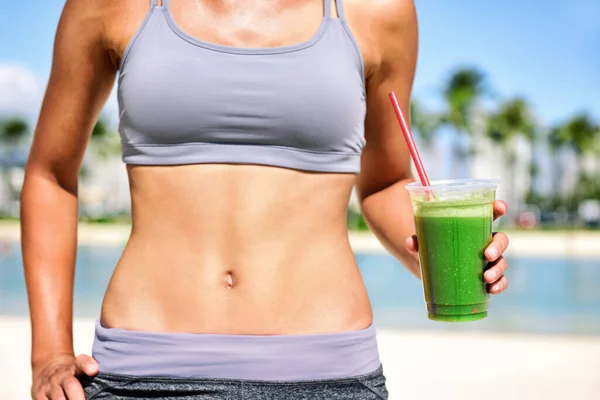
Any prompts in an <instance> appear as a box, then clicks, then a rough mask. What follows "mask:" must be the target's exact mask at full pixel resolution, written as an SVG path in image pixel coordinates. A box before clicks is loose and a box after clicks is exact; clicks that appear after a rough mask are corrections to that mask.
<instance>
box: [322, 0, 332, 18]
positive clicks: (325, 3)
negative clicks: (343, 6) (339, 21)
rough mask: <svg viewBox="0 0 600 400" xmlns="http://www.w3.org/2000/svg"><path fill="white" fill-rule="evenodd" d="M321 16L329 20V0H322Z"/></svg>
mask: <svg viewBox="0 0 600 400" xmlns="http://www.w3.org/2000/svg"><path fill="white" fill-rule="evenodd" d="M323 15H324V17H325V18H331V0H323Z"/></svg>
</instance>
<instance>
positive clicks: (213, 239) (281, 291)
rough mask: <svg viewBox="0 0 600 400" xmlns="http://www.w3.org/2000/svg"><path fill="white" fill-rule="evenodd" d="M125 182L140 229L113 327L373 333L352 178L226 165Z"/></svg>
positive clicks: (106, 312) (176, 169)
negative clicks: (349, 209)
mask: <svg viewBox="0 0 600 400" xmlns="http://www.w3.org/2000/svg"><path fill="white" fill-rule="evenodd" d="M128 174H129V180H130V186H131V196H132V217H133V227H132V232H131V236H130V239H129V241H128V243H127V245H126V247H125V250H124V252H123V255H122V256H121V259H120V260H119V262H118V264H117V267H116V269H115V272H114V274H113V276H112V278H111V281H110V283H109V286H108V289H107V292H106V295H105V298H104V302H103V305H102V314H101V322H102V324H103V325H104V326H106V327H112V328H121V329H130V330H138V331H153V332H188V333H220V334H269V335H271V334H306V333H330V332H339V331H346V330H358V329H363V328H366V327H368V326H369V325H370V324H371V320H372V314H371V306H370V304H369V300H368V297H367V293H366V290H365V287H364V284H363V281H362V278H361V275H360V273H359V270H358V267H357V265H356V262H355V259H354V256H353V253H352V250H351V247H350V244H349V241H348V235H347V230H346V206H347V204H348V198H349V195H350V191H351V188H352V185H353V184H354V181H355V176H354V175H352V174H324V173H309V172H301V171H295V170H289V169H283V168H276V167H265V166H249V165H226V164H205V165H189V166H128Z"/></svg>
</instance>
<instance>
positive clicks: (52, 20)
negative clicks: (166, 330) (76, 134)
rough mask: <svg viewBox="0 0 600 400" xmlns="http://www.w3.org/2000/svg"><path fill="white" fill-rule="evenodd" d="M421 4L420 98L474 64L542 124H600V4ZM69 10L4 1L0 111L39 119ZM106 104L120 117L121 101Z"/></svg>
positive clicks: (433, 98)
mask: <svg viewBox="0 0 600 400" xmlns="http://www.w3.org/2000/svg"><path fill="white" fill-rule="evenodd" d="M416 3H417V10H418V14H419V21H420V54H419V63H418V68H417V77H416V80H415V86H414V95H415V97H417V98H420V99H422V100H423V101H424V102H425V103H426V104H427V105H429V106H430V107H432V108H439V107H440V100H439V90H440V87H441V85H442V81H443V79H444V78H445V77H446V76H447V75H448V74H449V72H450V71H451V70H452V69H453V68H455V67H456V66H460V65H475V66H478V67H480V68H482V69H483V70H484V71H486V72H487V74H488V77H489V81H490V83H491V85H492V86H493V87H494V88H495V89H496V91H497V93H498V95H499V96H501V97H502V98H506V97H510V96H513V95H522V96H525V97H527V98H528V99H529V100H530V102H531V103H532V105H533V106H534V110H535V111H536V113H537V115H538V116H539V118H540V120H541V121H543V122H545V123H553V122H557V121H560V120H561V119H563V118H566V117H568V116H569V115H571V114H572V113H574V112H578V111H583V110H587V111H589V112H591V113H592V114H593V115H595V117H596V118H600V1H598V0H568V1H567V0H561V1H559V0H549V1H544V0H528V1H520V0H502V1H491V0H488V1H482V0H453V1H448V0H416ZM63 4H64V2H63V1H59V0H46V1H42V0H30V1H7V2H5V4H3V6H2V13H0V38H1V39H0V113H4V114H5V113H7V112H10V111H14V110H16V111H20V110H21V109H23V108H27V109H28V110H27V112H26V113H27V115H32V116H33V115H35V114H36V113H37V107H39V98H40V97H41V94H42V93H43V89H44V87H45V84H46V80H47V77H48V73H49V70H50V61H51V55H52V42H53V39H54V32H55V29H56V24H57V21H58V18H59V15H60V11H61V9H62V6H63ZM7 71H8V72H7ZM3 75H4V76H3ZM9 92H10V93H9ZM15 97H16V98H15ZM29 97H31V98H29ZM108 107H109V112H114V111H115V110H114V108H115V107H116V105H115V104H114V98H113V99H111V101H110V104H109V106H108Z"/></svg>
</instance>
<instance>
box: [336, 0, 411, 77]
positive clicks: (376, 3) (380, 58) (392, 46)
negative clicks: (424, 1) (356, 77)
mask: <svg viewBox="0 0 600 400" xmlns="http://www.w3.org/2000/svg"><path fill="white" fill-rule="evenodd" d="M344 7H345V9H346V11H347V12H346V14H347V18H348V19H349V23H350V24H351V25H352V26H353V27H356V34H357V36H360V37H361V41H362V42H363V48H364V49H365V50H364V51H366V52H369V53H370V54H369V56H370V57H371V58H372V59H373V61H374V63H375V64H376V65H381V64H385V63H386V61H388V62H392V61H393V60H397V59H398V57H404V58H412V57H416V53H417V46H418V24H417V13H416V8H415V4H414V0H369V1H365V0H345V1H344Z"/></svg>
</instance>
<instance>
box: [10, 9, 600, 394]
mask: <svg viewBox="0 0 600 400" xmlns="http://www.w3.org/2000/svg"><path fill="white" fill-rule="evenodd" d="M63 4H64V1H60V0H49V1H41V0H29V1H11V2H5V3H3V7H2V11H1V12H0V339H1V340H0V360H1V362H0V399H25V398H28V393H29V385H30V372H29V345H30V336H29V320H28V314H27V313H28V309H27V298H26V292H25V285H24V279H23V272H22V261H21V255H20V244H19V220H18V210H19V195H20V188H21V185H22V179H23V166H24V163H25V161H26V158H27V154H28V148H29V145H30V143H31V137H32V133H33V130H34V127H35V124H36V118H37V114H38V112H39V107H40V104H41V99H42V96H43V92H44V89H45V86H46V82H47V79H48V75H49V71H50V66H51V55H52V44H53V37H54V32H55V29H56V24H57V21H58V18H59V15H60V12H61V10H62V6H63ZM416 4H417V10H418V14H419V22H420V50H419V61H418V67H417V74H416V80H415V85H414V91H413V94H414V99H413V106H412V109H411V116H412V126H413V130H414V133H415V135H416V137H417V141H418V145H419V148H420V149H421V152H422V156H423V159H424V163H425V165H426V168H427V169H428V173H429V176H430V178H431V179H447V178H463V177H472V178H497V179H500V180H501V184H500V188H499V190H498V196H497V197H498V198H501V199H504V200H506V201H507V202H508V203H509V206H510V211H509V213H508V214H507V215H506V216H505V217H503V218H502V219H501V220H499V221H498V223H497V225H496V227H497V229H501V230H504V231H506V232H507V233H508V234H509V237H510V239H511V245H510V249H509V251H508V254H507V257H508V259H509V263H510V269H509V271H508V273H507V275H508V277H509V280H510V286H509V289H508V290H507V291H506V293H504V294H502V295H500V296H497V297H493V298H492V301H491V309H490V315H489V317H488V319H486V320H483V321H479V322H472V323H467V324H444V323H436V322H432V321H429V320H427V317H426V313H425V306H424V303H423V295H422V289H421V285H420V282H419V281H417V280H416V279H414V278H413V277H412V276H410V274H409V273H407V272H406V271H405V270H404V269H403V267H402V266H401V265H400V264H399V263H398V262H397V261H395V260H394V259H393V258H392V257H391V256H389V255H388V254H387V253H386V252H385V251H384V250H383V249H382V247H381V245H380V244H379V243H378V242H377V240H376V239H375V238H374V237H373V236H372V235H371V234H370V233H369V232H368V229H367V227H366V224H365V223H364V220H363V219H362V216H361V214H360V209H359V207H358V204H357V201H356V198H354V197H353V198H352V199H351V201H350V203H349V207H348V230H349V234H350V237H351V242H352V245H353V248H354V249H355V253H356V257H357V260H358V263H359V265H360V268H361V271H362V273H363V276H364V279H365V283H366V285H367V288H368V290H369V293H370V296H371V299H372V304H373V308H374V312H375V324H376V325H377V327H378V331H379V334H378V335H379V343H380V352H381V357H382V359H383V362H384V368H385V373H386V376H387V378H388V385H389V389H390V394H391V399H440V398H443V399H448V400H450V399H527V400H529V399H547V400H550V399H569V400H594V399H600V289H599V288H600V128H599V124H600V51H599V49H600V2H599V1H597V0H572V1H557V0H554V1H542V0H532V1H528V2H521V1H517V0H506V1H502V2H499V1H495V2H491V1H486V2H483V1H476V0H463V1H460V2H456V1H455V2H449V1H441V0H438V1H426V0H416ZM390 112H392V109H391V108H390ZM117 129H118V113H117V100H116V95H115V92H114V91H113V94H112V95H111V97H110V99H109V101H108V103H107V104H106V107H105V110H104V112H103V113H102V116H101V118H100V120H99V121H98V123H97V124H96V126H95V128H94V131H93V133H92V137H91V142H90V146H89V149H88V151H87V154H86V157H85V161H84V167H83V169H82V172H81V179H80V181H81V183H80V215H81V228H80V232H79V236H80V246H79V251H78V258H77V276H76V284H75V298H76V303H75V309H74V312H75V316H76V323H75V347H76V351H77V352H78V353H80V352H86V353H89V352H90V347H91V341H92V338H93V321H94V319H95V318H96V317H97V316H98V313H99V308H100V302H101V299H102V294H103V291H104V289H105V287H106V284H107V283H108V279H109V278H110V275H111V273H112V269H113V267H114V265H115V263H116V261H117V259H118V257H119V254H120V251H121V250H122V248H123V246H124V244H125V242H126V240H127V235H128V232H129V223H130V214H129V206H130V203H129V201H130V200H129V193H128V183H127V177H126V174H125V168H124V165H123V164H122V163H121V160H120V154H119V150H120V143H119V137H118V134H117ZM398 134H400V131H398Z"/></svg>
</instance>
